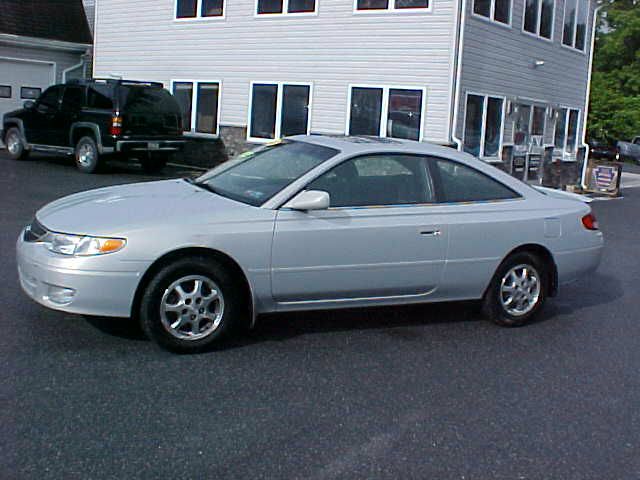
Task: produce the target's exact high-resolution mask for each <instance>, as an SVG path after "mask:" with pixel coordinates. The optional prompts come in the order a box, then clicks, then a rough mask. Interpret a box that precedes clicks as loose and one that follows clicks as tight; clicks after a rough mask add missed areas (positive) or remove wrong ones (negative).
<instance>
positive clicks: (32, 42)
mask: <svg viewBox="0 0 640 480" xmlns="http://www.w3.org/2000/svg"><path fill="white" fill-rule="evenodd" d="M0 43H4V44H8V45H15V46H19V47H32V48H44V49H47V50H61V51H66V52H81V53H84V52H86V51H87V49H89V48H91V44H90V43H73V42H63V41H61V40H51V39H48V38H38V37H25V36H22V35H13V34H10V33H0Z"/></svg>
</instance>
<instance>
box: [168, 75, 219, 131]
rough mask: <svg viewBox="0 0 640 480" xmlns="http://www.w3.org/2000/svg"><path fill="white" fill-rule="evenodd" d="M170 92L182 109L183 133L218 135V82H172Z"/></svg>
mask: <svg viewBox="0 0 640 480" xmlns="http://www.w3.org/2000/svg"><path fill="white" fill-rule="evenodd" d="M172 83H173V84H172V89H171V90H172V92H173V96H174V97H175V99H176V100H177V101H178V104H179V105H180V109H181V111H182V129H183V130H184V132H185V133H196V134H208V135H218V134H219V128H218V119H219V111H220V108H219V106H220V82H204V81H202V82H201V81H183V80H176V81H174V82H172Z"/></svg>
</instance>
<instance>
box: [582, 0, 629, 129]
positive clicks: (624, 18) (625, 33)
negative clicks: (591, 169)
mask: <svg viewBox="0 0 640 480" xmlns="http://www.w3.org/2000/svg"><path fill="white" fill-rule="evenodd" d="M588 131H589V136H590V137H593V138H600V139H611V140H625V139H630V138H631V137H634V136H636V135H640V2H639V1H638V0H609V1H608V2H606V4H605V6H604V7H603V9H602V11H601V16H600V21H599V25H598V31H597V35H596V46H595V52H594V59H593V77H592V83H591V106H590V109H589V119H588Z"/></svg>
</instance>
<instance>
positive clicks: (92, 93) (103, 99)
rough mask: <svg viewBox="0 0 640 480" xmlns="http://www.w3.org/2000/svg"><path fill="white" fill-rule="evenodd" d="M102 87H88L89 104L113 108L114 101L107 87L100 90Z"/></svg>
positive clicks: (108, 108)
mask: <svg viewBox="0 0 640 480" xmlns="http://www.w3.org/2000/svg"><path fill="white" fill-rule="evenodd" d="M100 90H101V88H100V87H97V86H96V87H95V88H94V87H89V88H88V89H87V106H88V107H89V108H97V109H101V110H113V101H112V100H111V98H109V96H108V92H107V91H106V89H103V90H104V91H100Z"/></svg>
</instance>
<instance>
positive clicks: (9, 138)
mask: <svg viewBox="0 0 640 480" xmlns="http://www.w3.org/2000/svg"><path fill="white" fill-rule="evenodd" d="M4 142H5V145H6V146H7V152H9V157H10V158H11V159H13V160H26V159H27V157H28V156H29V151H28V150H27V149H26V148H24V142H23V141H22V134H21V133H20V130H18V129H17V128H15V127H13V128H10V129H9V131H8V132H7V135H6V136H5V139H4Z"/></svg>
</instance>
